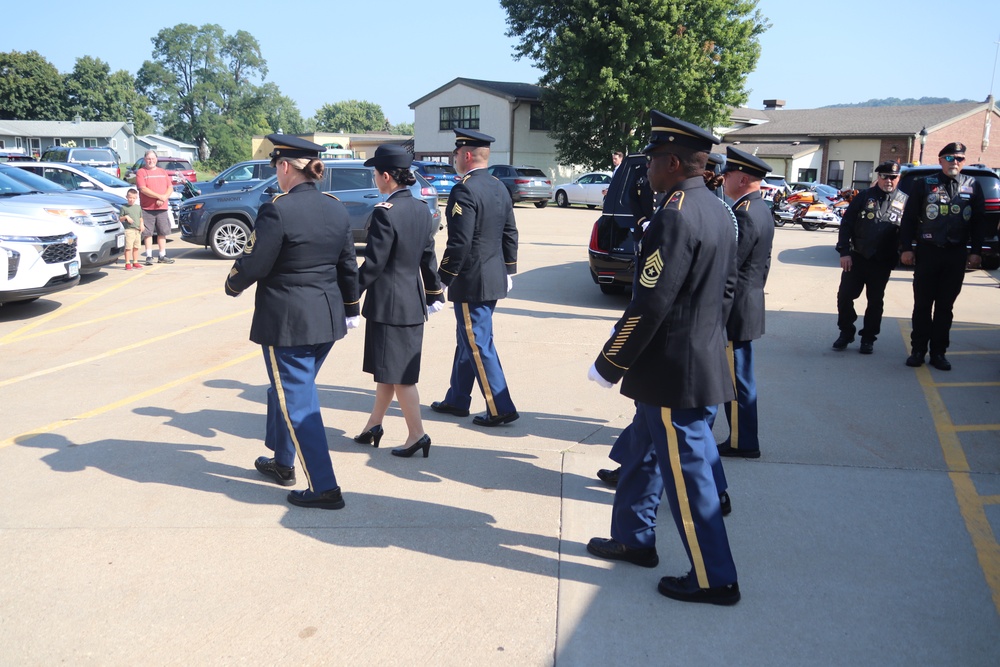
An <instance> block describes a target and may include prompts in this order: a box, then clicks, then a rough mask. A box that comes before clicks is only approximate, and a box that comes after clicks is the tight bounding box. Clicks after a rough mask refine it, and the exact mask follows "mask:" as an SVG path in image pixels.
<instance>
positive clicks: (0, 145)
mask: <svg viewBox="0 0 1000 667" xmlns="http://www.w3.org/2000/svg"><path fill="white" fill-rule="evenodd" d="M3 148H7V145H6V144H5V143H4V141H3V139H0V149H3Z"/></svg>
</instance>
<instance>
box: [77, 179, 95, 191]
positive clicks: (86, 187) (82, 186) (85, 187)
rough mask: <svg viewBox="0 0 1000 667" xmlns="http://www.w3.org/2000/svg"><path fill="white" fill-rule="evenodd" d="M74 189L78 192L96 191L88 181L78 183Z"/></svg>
mask: <svg viewBox="0 0 1000 667" xmlns="http://www.w3.org/2000/svg"><path fill="white" fill-rule="evenodd" d="M76 187H77V189H79V190H94V189H96V188H95V186H94V184H93V183H91V182H90V181H78V182H77V184H76Z"/></svg>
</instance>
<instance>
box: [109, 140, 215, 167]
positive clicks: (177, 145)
mask: <svg viewBox="0 0 1000 667" xmlns="http://www.w3.org/2000/svg"><path fill="white" fill-rule="evenodd" d="M135 143H136V145H137V146H138V148H139V150H138V154H137V155H136V160H138V159H139V158H140V157H142V156H143V155H144V154H145V153H146V151H149V150H151V151H153V152H154V153H156V154H157V155H159V156H161V157H181V158H184V159H186V160H187V161H188V162H190V163H192V164H194V163H195V162H196V161H198V160H199V159H200V157H199V155H198V147H197V146H195V145H194V144H188V143H185V142H183V141H179V140H177V139H171V138H170V137H167V136H164V135H162V134H146V135H143V136H141V137H136V139H135ZM123 161H124V158H123ZM134 162H135V160H133V161H132V163H134ZM132 163H129V164H132Z"/></svg>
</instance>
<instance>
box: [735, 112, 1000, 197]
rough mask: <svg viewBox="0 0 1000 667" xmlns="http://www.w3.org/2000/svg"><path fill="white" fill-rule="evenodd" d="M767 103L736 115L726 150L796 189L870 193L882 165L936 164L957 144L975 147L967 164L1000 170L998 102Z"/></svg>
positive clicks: (971, 149)
mask: <svg viewBox="0 0 1000 667" xmlns="http://www.w3.org/2000/svg"><path fill="white" fill-rule="evenodd" d="M764 103H765V108H764V110H763V111H755V110H748V109H736V110H734V111H733V113H732V115H731V119H732V121H733V127H734V128H735V129H732V128H730V129H725V130H720V131H723V132H724V135H725V136H724V139H725V145H733V146H736V147H737V148H739V149H740V150H743V151H746V152H748V153H752V154H754V155H756V156H757V157H759V158H761V159H763V160H765V161H766V162H768V163H769V164H770V165H771V166H772V168H773V169H774V173H775V174H780V175H783V176H784V177H785V179H786V180H788V181H792V182H794V181H806V182H812V181H819V182H824V183H829V184H830V185H833V186H834V187H838V188H848V187H853V188H857V189H861V188H866V187H868V186H870V185H871V183H872V178H873V172H874V169H875V167H876V166H877V165H878V164H879V163H880V162H883V161H885V160H897V161H899V162H900V163H901V164H907V163H922V164H936V163H937V154H938V151H939V150H940V149H941V148H943V147H944V146H945V145H946V144H949V143H951V142H953V141H960V142H962V143H964V144H965V145H966V146H967V152H966V158H967V162H966V163H967V164H985V165H988V166H990V167H1000V141H996V142H993V143H991V142H990V129H991V125H992V124H993V123H994V122H997V123H998V126H1000V117H998V116H1000V111H998V109H997V106H996V104H995V103H994V101H993V100H992V99H990V100H988V101H986V102H955V103H950V104H927V105H915V106H886V107H845V108H826V109H801V110H799V109H795V110H793V109H784V108H782V107H783V106H784V102H783V101H782V100H765V102H764ZM725 145H724V146H723V147H722V148H723V149H724V148H725Z"/></svg>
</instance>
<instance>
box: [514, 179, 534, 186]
mask: <svg viewBox="0 0 1000 667" xmlns="http://www.w3.org/2000/svg"><path fill="white" fill-rule="evenodd" d="M528 183H531V179H530V178H515V179H514V185H527V184H528Z"/></svg>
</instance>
